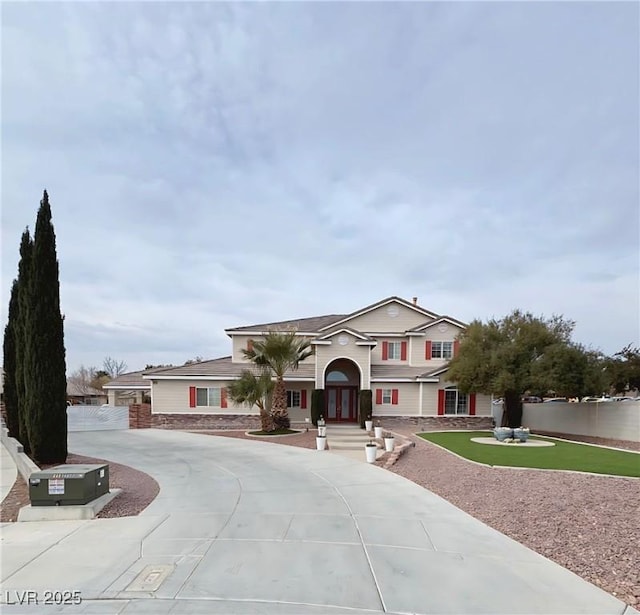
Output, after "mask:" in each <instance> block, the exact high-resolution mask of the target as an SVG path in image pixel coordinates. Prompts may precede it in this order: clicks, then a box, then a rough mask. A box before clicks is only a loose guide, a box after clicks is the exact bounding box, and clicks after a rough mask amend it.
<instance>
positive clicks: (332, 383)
mask: <svg viewBox="0 0 640 615" xmlns="http://www.w3.org/2000/svg"><path fill="white" fill-rule="evenodd" d="M324 388H325V415H324V416H325V419H326V420H327V422H330V423H355V422H356V421H357V420H358V390H359V389H360V368H359V367H358V366H357V364H356V363H354V362H353V361H352V360H351V359H335V360H333V361H331V363H329V364H328V365H327V367H326V369H325V372H324Z"/></svg>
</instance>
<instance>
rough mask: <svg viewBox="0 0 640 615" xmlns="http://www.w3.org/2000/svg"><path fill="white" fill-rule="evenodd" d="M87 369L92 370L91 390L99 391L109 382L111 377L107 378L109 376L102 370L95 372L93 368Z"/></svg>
mask: <svg viewBox="0 0 640 615" xmlns="http://www.w3.org/2000/svg"><path fill="white" fill-rule="evenodd" d="M89 369H93V370H94V373H93V378H92V379H91V387H92V388H94V389H98V390H101V389H102V387H103V386H104V385H105V384H107V382H109V381H110V380H111V377H110V376H109V374H107V372H105V371H104V370H103V369H97V370H96V369H95V368H89Z"/></svg>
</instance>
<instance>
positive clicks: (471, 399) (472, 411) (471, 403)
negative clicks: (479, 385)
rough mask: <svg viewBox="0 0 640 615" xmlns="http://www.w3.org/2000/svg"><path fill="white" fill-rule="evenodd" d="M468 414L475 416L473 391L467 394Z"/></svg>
mask: <svg viewBox="0 0 640 615" xmlns="http://www.w3.org/2000/svg"><path fill="white" fill-rule="evenodd" d="M469 414H470V415H471V416H475V414H476V394H475V393H471V395H469Z"/></svg>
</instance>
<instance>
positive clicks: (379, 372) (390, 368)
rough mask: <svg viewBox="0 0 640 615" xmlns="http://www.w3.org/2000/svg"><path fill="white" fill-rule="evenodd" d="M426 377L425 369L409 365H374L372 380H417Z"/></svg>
mask: <svg viewBox="0 0 640 615" xmlns="http://www.w3.org/2000/svg"><path fill="white" fill-rule="evenodd" d="M423 375H424V367H409V366H407V365H372V366H371V379H372V380H374V379H377V378H411V379H413V380H415V379H416V378H418V377H419V376H423Z"/></svg>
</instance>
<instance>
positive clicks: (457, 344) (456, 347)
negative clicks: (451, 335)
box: [453, 340, 460, 357]
mask: <svg viewBox="0 0 640 615" xmlns="http://www.w3.org/2000/svg"><path fill="white" fill-rule="evenodd" d="M458 350H460V342H459V341H458V340H456V341H455V342H453V356H454V357H455V356H457V355H458Z"/></svg>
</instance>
